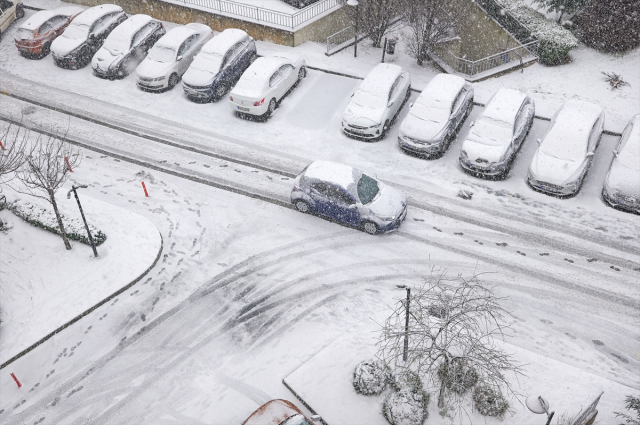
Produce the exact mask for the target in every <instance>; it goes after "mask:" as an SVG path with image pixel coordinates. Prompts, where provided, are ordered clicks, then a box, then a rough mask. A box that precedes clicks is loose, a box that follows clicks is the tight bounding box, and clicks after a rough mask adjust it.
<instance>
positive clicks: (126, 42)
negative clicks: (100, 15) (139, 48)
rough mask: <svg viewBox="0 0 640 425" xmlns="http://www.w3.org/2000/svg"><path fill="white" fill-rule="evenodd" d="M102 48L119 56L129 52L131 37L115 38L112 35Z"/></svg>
mask: <svg viewBox="0 0 640 425" xmlns="http://www.w3.org/2000/svg"><path fill="white" fill-rule="evenodd" d="M102 47H104V48H105V49H107V50H108V51H109V52H111V54H112V55H119V54H121V53H124V52H128V51H129V48H130V47H131V39H130V38H129V37H122V38H114V37H113V33H112V34H111V37H107V39H106V40H105V42H104V44H103V45H102Z"/></svg>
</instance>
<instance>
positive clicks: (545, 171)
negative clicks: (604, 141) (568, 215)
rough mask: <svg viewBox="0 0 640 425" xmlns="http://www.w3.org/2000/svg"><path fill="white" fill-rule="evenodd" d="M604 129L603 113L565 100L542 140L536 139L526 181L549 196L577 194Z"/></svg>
mask: <svg viewBox="0 0 640 425" xmlns="http://www.w3.org/2000/svg"><path fill="white" fill-rule="evenodd" d="M603 128H604V111H603V110H602V108H601V107H600V106H599V105H596V104H594V103H589V102H584V101H580V100H569V101H567V102H565V104H564V105H562V107H561V108H560V110H558V112H556V114H555V116H554V117H553V119H552V120H551V125H550V126H549V131H548V132H547V135H546V136H545V137H544V140H540V139H538V143H539V144H540V146H538V149H537V150H536V153H535V154H534V156H533V160H532V161H531V166H530V167H529V173H528V176H527V181H528V182H529V185H530V186H531V187H533V188H534V189H536V190H538V191H540V192H544V193H546V194H549V195H556V196H571V195H574V194H576V193H578V190H580V186H581V185H582V181H583V180H584V177H585V175H586V174H587V171H588V170H589V166H590V165H591V161H592V159H593V155H594V154H595V150H596V148H597V147H598V143H599V142H600V136H601V135H602V130H603Z"/></svg>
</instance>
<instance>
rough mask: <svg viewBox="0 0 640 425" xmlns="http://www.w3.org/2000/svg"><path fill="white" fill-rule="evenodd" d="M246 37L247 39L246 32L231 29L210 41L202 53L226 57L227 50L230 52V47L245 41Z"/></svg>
mask: <svg viewBox="0 0 640 425" xmlns="http://www.w3.org/2000/svg"><path fill="white" fill-rule="evenodd" d="M245 37H247V33H246V32H244V31H242V30H239V29H236V28H229V29H226V30H224V31H222V32H221V33H220V34H218V35H216V36H215V37H213V38H212V39H211V40H209V41H208V42H207V44H205V45H204V46H203V47H202V51H203V52H206V53H218V54H220V55H224V54H225V53H226V52H227V50H229V47H231V46H233V45H234V44H236V43H238V42H239V41H242V40H244V39H245Z"/></svg>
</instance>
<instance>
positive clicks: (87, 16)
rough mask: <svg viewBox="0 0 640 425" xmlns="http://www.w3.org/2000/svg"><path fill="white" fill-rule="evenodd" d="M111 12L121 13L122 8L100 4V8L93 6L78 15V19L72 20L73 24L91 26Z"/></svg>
mask: <svg viewBox="0 0 640 425" xmlns="http://www.w3.org/2000/svg"><path fill="white" fill-rule="evenodd" d="M113 12H122V8H121V7H120V6H116V5H115V4H101V5H100V6H94V7H91V8H89V9H87V10H85V11H84V12H82V13H81V14H80V15H78V17H77V18H75V19H74V20H73V24H74V25H91V24H93V23H94V22H95V21H96V20H97V19H98V18H101V17H103V16H104V15H107V14H109V13H113Z"/></svg>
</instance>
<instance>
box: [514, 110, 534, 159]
mask: <svg viewBox="0 0 640 425" xmlns="http://www.w3.org/2000/svg"><path fill="white" fill-rule="evenodd" d="M531 114H532V112H531V102H529V100H528V99H526V100H525V101H524V102H523V104H522V106H521V107H520V110H519V111H518V115H517V116H516V122H515V125H514V136H513V150H514V151H515V152H517V151H518V150H519V149H520V146H522V142H524V138H525V137H526V135H527V130H528V128H527V127H528V124H529V121H530V118H531Z"/></svg>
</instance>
